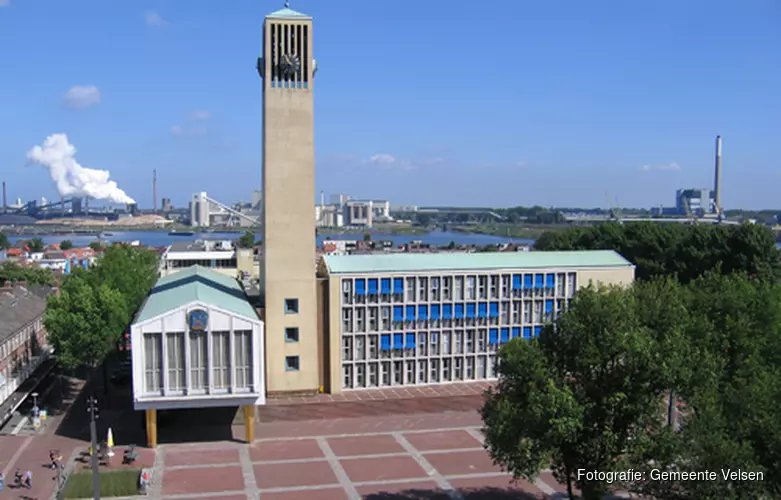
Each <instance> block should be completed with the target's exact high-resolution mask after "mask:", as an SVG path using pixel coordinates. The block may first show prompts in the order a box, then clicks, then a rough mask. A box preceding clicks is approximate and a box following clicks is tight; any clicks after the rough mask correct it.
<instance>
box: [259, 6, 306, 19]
mask: <svg viewBox="0 0 781 500" xmlns="http://www.w3.org/2000/svg"><path fill="white" fill-rule="evenodd" d="M266 18H275V19H276V18H280V19H311V17H310V16H308V15H306V14H302V13H300V12H297V11H295V10H293V9H291V8H290V7H289V6H288V2H285V7H284V8H283V9H279V10H276V11H274V12H272V13H271V14H269V15H267V16H266Z"/></svg>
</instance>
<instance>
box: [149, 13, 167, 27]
mask: <svg viewBox="0 0 781 500" xmlns="http://www.w3.org/2000/svg"><path fill="white" fill-rule="evenodd" d="M144 21H145V22H146V25H147V26H155V27H163V26H168V21H166V20H165V19H163V16H161V15H160V14H158V13H157V12H154V11H151V10H150V11H147V12H144Z"/></svg>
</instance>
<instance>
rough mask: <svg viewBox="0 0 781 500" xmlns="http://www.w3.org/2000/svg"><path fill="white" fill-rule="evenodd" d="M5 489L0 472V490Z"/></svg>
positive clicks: (3, 479) (3, 478)
mask: <svg viewBox="0 0 781 500" xmlns="http://www.w3.org/2000/svg"><path fill="white" fill-rule="evenodd" d="M4 489H5V476H4V475H3V473H2V472H0V491H3V490H4Z"/></svg>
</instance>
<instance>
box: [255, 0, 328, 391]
mask: <svg viewBox="0 0 781 500" xmlns="http://www.w3.org/2000/svg"><path fill="white" fill-rule="evenodd" d="M312 47H313V45H312V18H311V17H309V16H307V15H304V14H301V13H299V12H296V11H294V10H291V9H290V8H289V7H288V5H287V2H286V3H285V8H284V9H281V10H278V11H276V12H274V13H272V14H269V15H268V16H267V17H266V19H265V22H264V26H263V57H261V58H260V59H259V61H258V71H259V73H260V76H261V78H262V79H263V263H262V265H261V266H262V267H261V274H262V280H263V284H262V286H263V290H264V294H265V304H266V309H265V321H266V367H267V368H266V369H267V378H266V380H267V391H268V393H271V394H273V393H280V392H305V391H316V390H317V389H318V387H319V378H318V373H319V372H318V363H319V360H318V350H317V298H316V289H315V286H316V281H315V216H314V204H315V149H314V102H313V92H314V75H315V71H316V67H315V61H314V58H313V57H312V55H313V52H312Z"/></svg>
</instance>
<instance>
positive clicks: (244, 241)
mask: <svg viewBox="0 0 781 500" xmlns="http://www.w3.org/2000/svg"><path fill="white" fill-rule="evenodd" d="M238 245H239V248H252V247H253V246H254V245H255V233H253V232H252V231H247V232H245V233H244V234H242V235H241V237H240V238H239V241H238Z"/></svg>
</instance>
